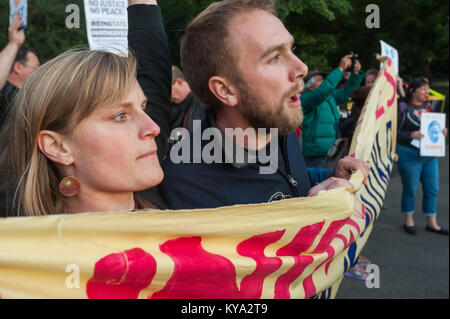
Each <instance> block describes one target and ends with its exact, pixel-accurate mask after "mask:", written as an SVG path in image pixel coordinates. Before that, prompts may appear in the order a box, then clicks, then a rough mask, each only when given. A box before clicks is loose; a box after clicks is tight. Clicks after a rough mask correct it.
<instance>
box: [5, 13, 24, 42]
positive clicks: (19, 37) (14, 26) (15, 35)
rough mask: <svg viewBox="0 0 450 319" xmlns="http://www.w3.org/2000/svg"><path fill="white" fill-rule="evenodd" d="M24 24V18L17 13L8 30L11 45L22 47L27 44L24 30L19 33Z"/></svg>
mask: <svg viewBox="0 0 450 319" xmlns="http://www.w3.org/2000/svg"><path fill="white" fill-rule="evenodd" d="M22 24H23V21H22V16H21V15H20V13H19V12H16V14H15V15H14V18H13V19H12V21H11V25H10V26H9V28H8V39H9V43H11V44H15V45H17V47H20V46H21V45H22V44H23V43H24V42H25V32H24V31H23V29H22V30H20V31H19V28H20V27H21V26H22Z"/></svg>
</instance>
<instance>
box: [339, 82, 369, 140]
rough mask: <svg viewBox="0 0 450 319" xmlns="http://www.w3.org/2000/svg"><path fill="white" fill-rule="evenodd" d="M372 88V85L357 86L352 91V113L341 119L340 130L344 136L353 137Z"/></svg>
mask: <svg viewBox="0 0 450 319" xmlns="http://www.w3.org/2000/svg"><path fill="white" fill-rule="evenodd" d="M370 90H371V87H370V86H361V87H359V88H356V89H355V90H354V91H353V93H352V108H351V111H350V115H349V116H348V117H347V118H345V119H344V118H342V119H341V120H340V121H339V131H340V133H341V137H342V138H349V139H352V137H353V133H354V132H355V129H356V124H357V122H358V119H359V115H360V114H361V110H362V108H363V107H364V103H365V102H366V99H367V96H368V95H369V92H370Z"/></svg>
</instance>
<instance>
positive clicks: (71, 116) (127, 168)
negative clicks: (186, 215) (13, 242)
mask: <svg viewBox="0 0 450 319" xmlns="http://www.w3.org/2000/svg"><path fill="white" fill-rule="evenodd" d="M129 2H130V4H134V3H149V4H150V3H155V4H156V1H131V0H130V1H129ZM128 14H129V45H130V47H131V48H132V49H133V50H134V51H135V53H136V56H137V58H138V59H139V65H140V68H139V70H138V74H136V66H137V63H136V59H135V58H133V57H119V56H117V55H114V54H112V53H106V52H100V51H88V50H71V51H69V52H65V53H63V54H61V55H59V56H57V57H56V58H54V59H52V60H50V61H49V62H47V63H45V64H44V65H42V66H41V67H40V68H39V69H38V70H37V71H36V72H35V73H34V74H33V75H32V76H31V77H30V78H29V79H28V80H27V81H26V82H25V84H24V86H23V88H22V89H21V90H20V92H19V93H18V95H17V97H16V99H15V101H14V106H13V110H12V112H11V114H10V119H9V121H8V124H7V126H5V127H4V130H3V131H2V133H1V140H0V143H1V144H2V145H1V146H2V147H1V148H0V150H1V151H0V152H1V154H0V169H1V171H0V176H1V183H2V184H3V188H4V190H3V193H4V194H5V195H4V196H5V198H4V202H6V205H4V206H6V207H5V208H4V209H3V212H2V215H6V216H22V215H25V216H36V215H46V214H60V213H80V212H94V211H96V212H98V211H111V210H133V209H137V208H147V207H157V208H164V203H162V201H161V200H160V198H159V196H158V194H157V192H156V191H153V192H150V195H149V196H146V195H144V196H143V195H142V194H137V193H136V192H138V191H142V190H146V189H149V188H151V187H153V186H156V185H157V184H159V183H160V182H161V181H162V179H163V172H162V170H161V167H160V164H159V159H158V157H159V158H162V156H163V154H164V151H165V141H166V140H167V136H168V125H169V124H168V121H169V116H170V113H169V112H170V85H171V61H170V55H169V53H168V47H167V39H166V36H165V33H164V30H163V27H162V23H161V16H160V11H159V8H158V7H157V6H154V5H146V4H139V5H136V6H130V7H129V9H128ZM137 76H138V77H137ZM137 79H139V82H140V84H141V85H142V87H143V88H144V90H145V94H144V92H143V90H142V89H141V86H140V85H139V83H138V81H137ZM147 99H148V100H147ZM153 109H154V110H153ZM152 112H154V114H155V118H156V119H157V121H158V122H159V123H158V124H159V125H158V124H156V123H155V121H153V120H152V118H150V117H149V115H148V114H147V113H149V114H152ZM160 126H161V128H160ZM161 130H163V131H164V132H163V134H161ZM157 139H159V140H158V141H157ZM157 144H158V145H157ZM158 148H159V150H158ZM157 151H159V152H157ZM144 197H145V198H144ZM147 199H150V200H147ZM0 200H1V199H0Z"/></svg>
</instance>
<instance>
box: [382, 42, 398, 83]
mask: <svg viewBox="0 0 450 319" xmlns="http://www.w3.org/2000/svg"><path fill="white" fill-rule="evenodd" d="M380 44H381V56H388V57H390V58H391V59H392V63H393V64H394V72H395V75H398V52H397V50H396V49H395V48H394V47H392V46H390V45H389V44H387V43H386V42H384V41H383V40H380ZM382 65H383V64H381V65H380V69H381V68H382Z"/></svg>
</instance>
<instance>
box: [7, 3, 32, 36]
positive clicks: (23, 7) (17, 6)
mask: <svg viewBox="0 0 450 319" xmlns="http://www.w3.org/2000/svg"><path fill="white" fill-rule="evenodd" d="M9 8H10V10H9V24H11V22H12V19H13V18H14V15H15V14H16V12H19V13H20V15H21V16H22V21H23V25H22V27H21V28H20V29H25V28H26V27H27V11H28V4H27V0H9Z"/></svg>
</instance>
